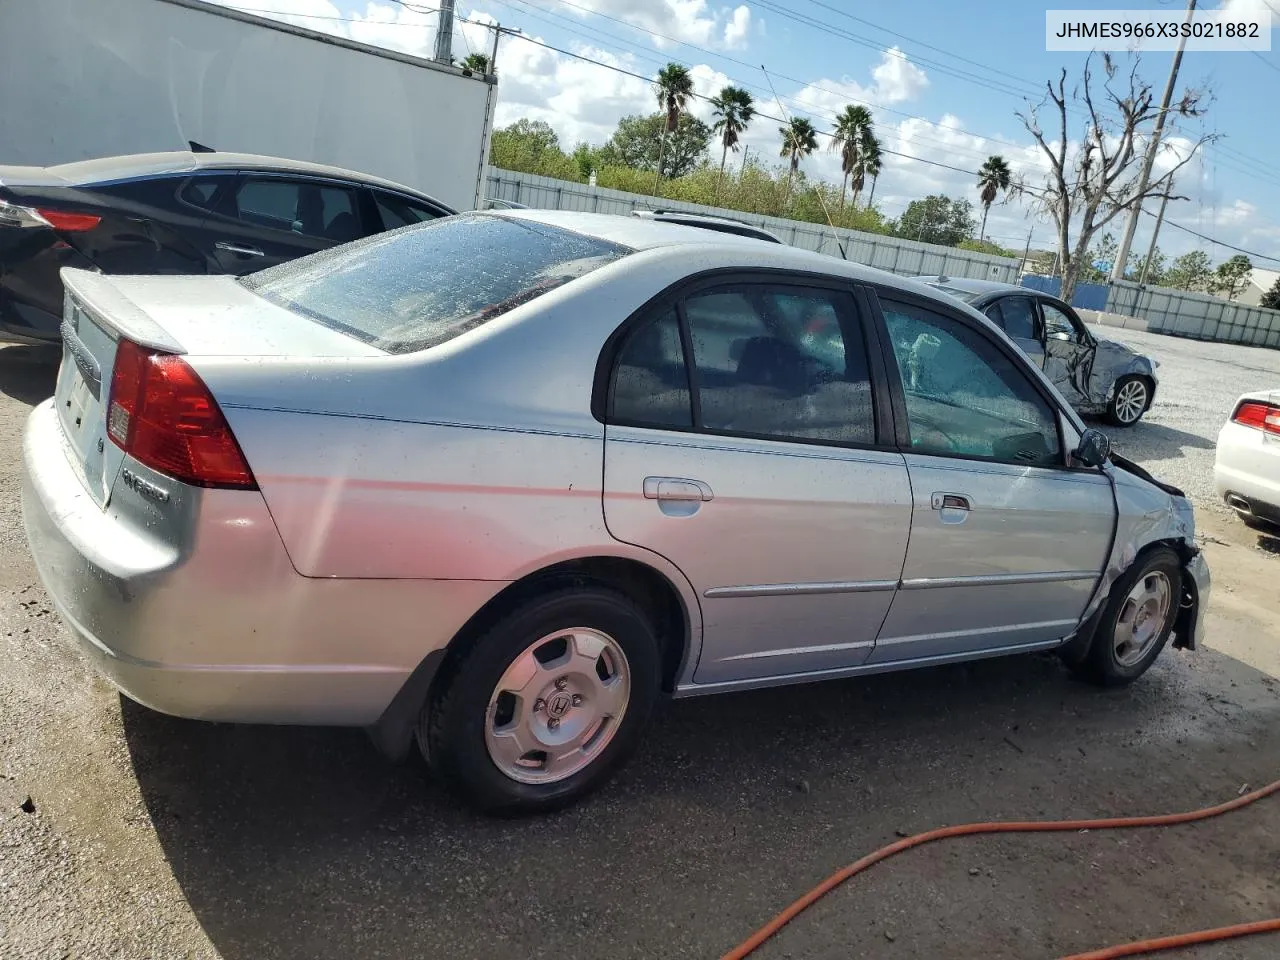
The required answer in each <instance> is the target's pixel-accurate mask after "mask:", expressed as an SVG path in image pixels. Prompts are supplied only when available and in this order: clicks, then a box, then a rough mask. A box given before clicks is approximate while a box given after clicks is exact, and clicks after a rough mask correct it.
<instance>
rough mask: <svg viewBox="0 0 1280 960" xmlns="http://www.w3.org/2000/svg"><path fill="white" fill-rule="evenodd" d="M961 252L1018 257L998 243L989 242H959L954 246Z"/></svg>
mask: <svg viewBox="0 0 1280 960" xmlns="http://www.w3.org/2000/svg"><path fill="white" fill-rule="evenodd" d="M956 247H958V248H959V249H961V250H972V251H974V252H975V253H990V254H994V255H995V256H997V257H1016V256H1018V254H1017V253H1015V252H1014V251H1012V250H1008V249H1006V248H1004V247H1002V246H1000V244H998V243H992V242H991V241H990V240H961V241H960V242H959V243H957V244H956Z"/></svg>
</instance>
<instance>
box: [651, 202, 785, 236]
mask: <svg viewBox="0 0 1280 960" xmlns="http://www.w3.org/2000/svg"><path fill="white" fill-rule="evenodd" d="M631 215H632V216H633V217H640V218H642V219H646V220H660V221H664V222H666V223H682V224H685V225H687V226H701V225H704V224H705V225H707V226H714V227H728V228H729V230H726V231H723V232H725V233H728V232H731V231H733V232H736V231H741V232H742V234H743V235H744V236H755V237H756V238H757V239H762V238H764V237H768V238H769V239H771V240H778V238H777V237H776V236H774V234H773V233H771V232H770V231H768V230H766V229H765V228H764V227H757V226H756V225H755V224H751V223H746V222H744V221H742V220H734V219H733V218H732V217H717V216H714V215H712V214H709V213H686V212H684V211H682V210H633V211H632V213H631ZM778 242H779V243H781V241H780V240H778Z"/></svg>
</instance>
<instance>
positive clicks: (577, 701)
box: [572, 693, 582, 707]
mask: <svg viewBox="0 0 1280 960" xmlns="http://www.w3.org/2000/svg"><path fill="white" fill-rule="evenodd" d="M572 703H573V705H574V706H575V707H580V706H582V694H580V693H575V694H574V695H573V701H572Z"/></svg>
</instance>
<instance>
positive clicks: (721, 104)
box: [711, 86, 756, 198]
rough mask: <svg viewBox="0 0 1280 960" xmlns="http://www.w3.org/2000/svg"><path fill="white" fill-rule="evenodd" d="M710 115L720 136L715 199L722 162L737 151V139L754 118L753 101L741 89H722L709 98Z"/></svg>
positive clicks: (718, 189) (722, 173)
mask: <svg viewBox="0 0 1280 960" xmlns="http://www.w3.org/2000/svg"><path fill="white" fill-rule="evenodd" d="M711 113H712V116H714V117H716V118H717V119H716V122H715V125H714V126H713V127H712V129H713V130H715V131H716V132H717V133H719V134H720V175H719V176H718V177H716V197H717V198H718V197H719V196H720V181H721V180H723V179H724V162H725V160H726V159H727V158H728V156H729V151H730V150H732V151H734V152H735V153H736V152H737V150H738V138H739V137H740V136H741V135H742V133H743V131H745V130H746V129H747V124H748V123H750V122H751V118H752V117H754V116H755V113H756V108H755V101H754V100H752V98H751V94H749V93H747V91H745V90H743V89H742V88H741V87H732V86H730V87H722V88H721V90H720V92H719V93H718V94H717V95H716V96H714V97H712V98H711Z"/></svg>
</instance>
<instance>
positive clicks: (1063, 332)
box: [1040, 303, 1080, 343]
mask: <svg viewBox="0 0 1280 960" xmlns="http://www.w3.org/2000/svg"><path fill="white" fill-rule="evenodd" d="M1040 309H1041V310H1042V311H1044V333H1045V336H1046V337H1047V338H1048V339H1050V340H1070V341H1071V342H1072V343H1078V342H1079V341H1080V334H1079V332H1078V331H1077V330H1076V325H1075V324H1074V323H1072V322H1071V318H1070V317H1068V316H1067V315H1066V314H1065V313H1063V312H1062V311H1061V310H1059V309H1058V308H1057V307H1055V306H1054V305H1053V304H1051V303H1041V304H1040Z"/></svg>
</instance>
